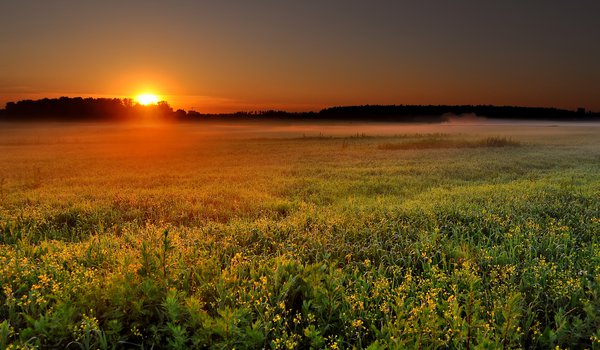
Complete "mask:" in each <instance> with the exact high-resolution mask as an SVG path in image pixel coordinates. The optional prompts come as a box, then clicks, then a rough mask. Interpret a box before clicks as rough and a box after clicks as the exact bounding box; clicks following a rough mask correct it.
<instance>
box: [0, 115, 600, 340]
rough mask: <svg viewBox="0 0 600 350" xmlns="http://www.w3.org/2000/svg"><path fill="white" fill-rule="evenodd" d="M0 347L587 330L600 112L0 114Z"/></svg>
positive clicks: (598, 207)
mask: <svg viewBox="0 0 600 350" xmlns="http://www.w3.org/2000/svg"><path fill="white" fill-rule="evenodd" d="M0 287H1V288H2V290H1V291H0V349H5V348H10V347H11V346H13V348H18V347H28V346H29V347H36V346H37V347H42V348H69V349H96V348H99V349H110V348H113V347H116V348H143V349H150V348H153V347H154V348H173V349H183V348H217V349H231V348H236V349H245V348H256V349H262V348H271V349H308V348H314V349H321V348H330V349H344V348H353V347H356V348H369V349H399V348H407V347H408V348H452V349H455V348H461V349H462V348H465V349H473V348H476V347H486V348H554V347H556V346H559V347H560V348H600V125H594V124H586V125H580V124H560V123H541V122H532V123H524V124H510V123H496V124H470V125H467V124H462V125H461V124H454V123H449V124H444V125H440V124H432V125H401V124H376V123H374V124H356V123H354V124H342V123H338V124H327V123H319V124H302V123H275V124H260V123H248V124H245V125H233V124H217V123H213V124H193V125H192V124H190V125H177V126H167V125H163V126H159V125H154V126H132V125H121V126H115V125H110V124H85V125H81V124H46V125H33V124H31V125H29V124H28V125H19V124H0Z"/></svg>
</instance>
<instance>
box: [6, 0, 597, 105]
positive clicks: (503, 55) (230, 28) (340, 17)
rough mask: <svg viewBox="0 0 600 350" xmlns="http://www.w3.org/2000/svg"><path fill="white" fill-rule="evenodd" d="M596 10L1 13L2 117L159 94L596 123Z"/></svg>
mask: <svg viewBox="0 0 600 350" xmlns="http://www.w3.org/2000/svg"><path fill="white" fill-rule="evenodd" d="M598 14H600V1H597V0H575V1H568V0H564V1H556V0H529V1H522V0H520V1H513V0H503V1H500V0H498V1H482V0H478V1H471V0H468V1H467V0H455V1H447V0H439V1H427V0H425V1H400V0H394V1H384V0H373V1H366V0H363V1H358V0H318V1H317V0H303V1H292V0H289V1H287V0H270V1H268V0H255V1H247V0H235V1H234V0H230V1H228V0H206V1H200V0H197V1H193V0H172V1H150V0H118V1H114V0H104V1H81V0H53V1H41V0H36V1H33V0H8V1H5V2H4V3H3V4H2V5H1V8H0V48H2V51H1V52H2V54H1V55H0V106H3V105H4V104H5V103H6V102H7V101H17V100H20V99H28V98H30V99H37V98H43V97H60V96H71V97H74V96H84V97H88V96H90V97H119V98H124V97H134V96H135V95H137V94H140V93H144V92H150V93H156V94H159V95H160V96H161V97H162V98H163V99H165V100H166V101H168V102H169V104H171V106H173V107H174V108H182V109H185V110H191V109H193V110H196V111H199V112H232V111H242V110H244V111H247V110H264V109H285V110H290V111H308V110H319V109H321V108H324V107H328V106H339V105H362V104H494V105H520V106H546V107H559V108H567V109H575V108H578V107H584V108H586V109H588V110H593V111H600V45H599V44H598V43H600V22H598Z"/></svg>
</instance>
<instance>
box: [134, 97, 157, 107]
mask: <svg viewBox="0 0 600 350" xmlns="http://www.w3.org/2000/svg"><path fill="white" fill-rule="evenodd" d="M135 100H136V101H137V102H138V103H139V104H141V105H144V106H147V105H153V104H157V103H158V101H159V98H158V96H157V95H154V94H141V95H137V97H136V98H135Z"/></svg>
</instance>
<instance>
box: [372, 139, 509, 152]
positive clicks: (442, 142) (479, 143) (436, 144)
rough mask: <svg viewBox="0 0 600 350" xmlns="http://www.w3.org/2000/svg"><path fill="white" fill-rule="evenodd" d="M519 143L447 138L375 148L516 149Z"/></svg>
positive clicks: (383, 145)
mask: <svg viewBox="0 0 600 350" xmlns="http://www.w3.org/2000/svg"><path fill="white" fill-rule="evenodd" d="M517 146H521V143H520V142H518V141H514V140H512V139H511V138H509V137H499V136H491V137H486V138H484V139H480V140H461V139H458V140H457V139H448V138H438V137H432V138H425V139H416V140H411V141H408V142H400V143H382V144H379V145H378V146H377V148H379V149H384V150H399V149H407V150H410V149H432V148H479V147H517Z"/></svg>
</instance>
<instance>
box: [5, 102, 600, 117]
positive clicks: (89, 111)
mask: <svg viewBox="0 0 600 350" xmlns="http://www.w3.org/2000/svg"><path fill="white" fill-rule="evenodd" d="M463 115H476V116H478V117H484V118H494V119H496V118H497V119H515V120H556V121H600V113H591V112H586V111H585V110H584V109H582V108H579V109H578V110H576V111H571V110H566V109H557V108H544V107H517V106H491V105H462V106H447V105H364V106H342V107H331V108H326V109H323V110H321V111H319V112H286V111H277V110H267V111H253V112H237V113H227V114H211V113H199V112H196V111H187V112H186V111H184V110H181V109H179V110H177V111H174V110H173V109H172V108H171V106H169V104H168V103H167V102H164V101H163V102H159V103H158V104H155V105H149V106H142V105H140V104H137V103H135V102H134V101H133V100H132V99H118V98H81V97H74V98H70V97H61V98H55V99H48V98H45V99H41V100H23V101H19V102H9V103H7V104H6V108H5V109H3V110H0V119H1V120H5V121H30V120H31V121H140V120H142V121H143V120H170V121H209V120H218V121H240V120H241V121H252V120H339V121H390V122H393V121H397V122H427V123H436V122H444V121H447V120H449V119H450V118H451V117H452V116H463Z"/></svg>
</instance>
